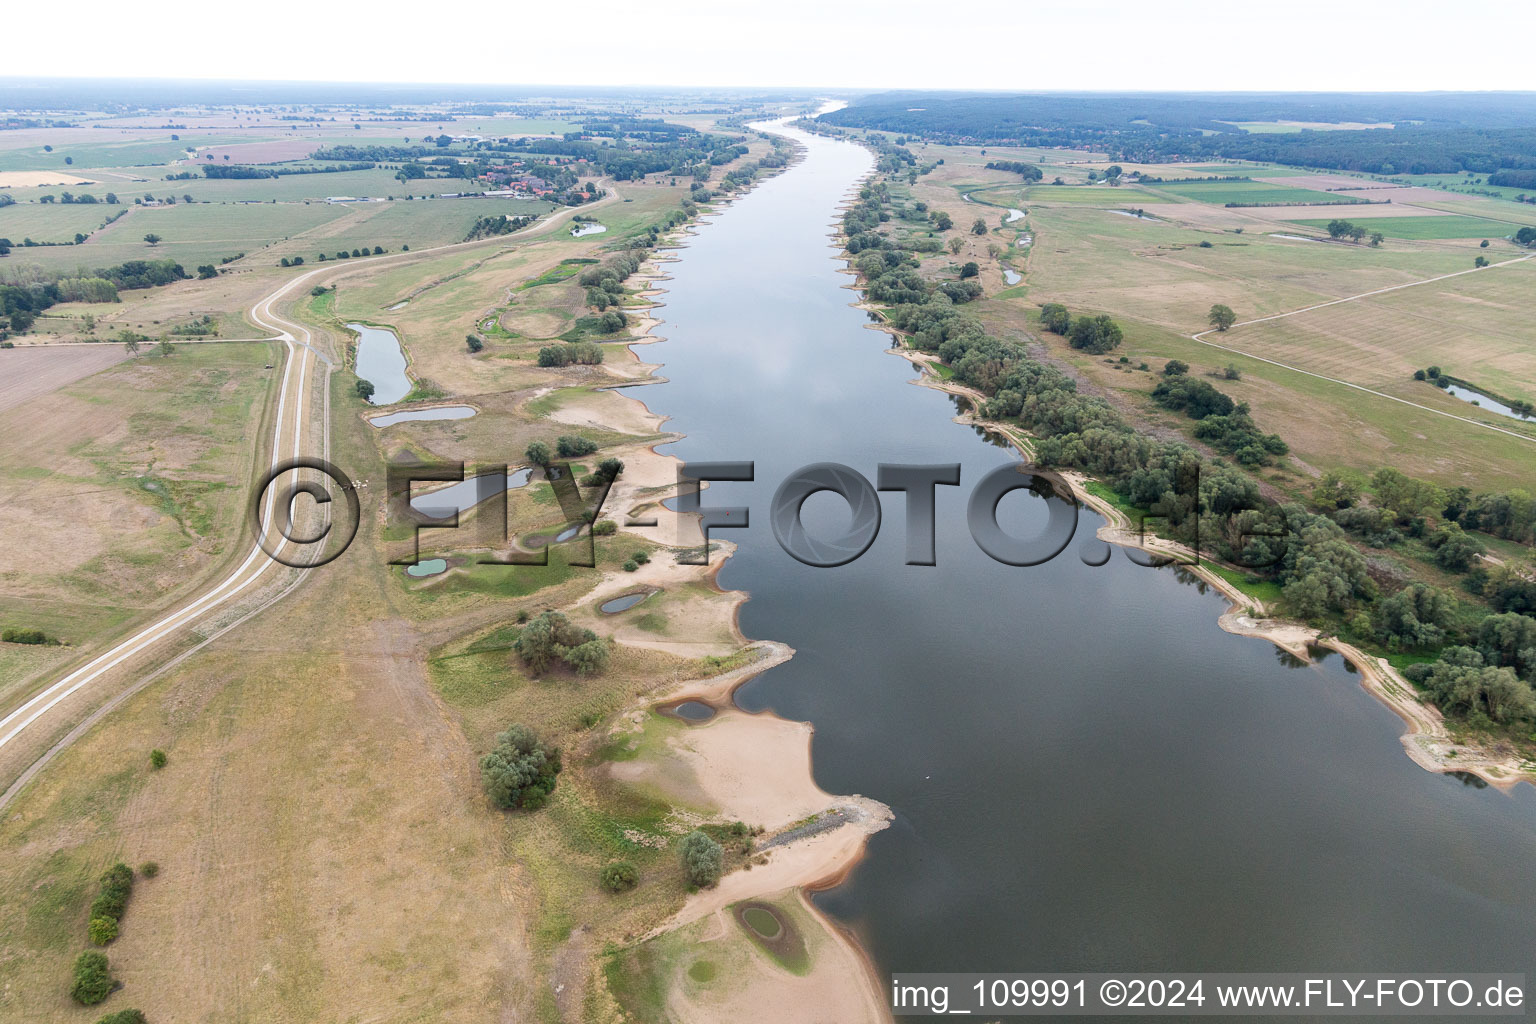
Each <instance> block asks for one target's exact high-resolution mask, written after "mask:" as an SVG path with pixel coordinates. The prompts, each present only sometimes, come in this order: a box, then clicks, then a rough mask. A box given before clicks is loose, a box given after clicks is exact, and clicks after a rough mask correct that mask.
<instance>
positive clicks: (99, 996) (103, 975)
mask: <svg viewBox="0 0 1536 1024" xmlns="http://www.w3.org/2000/svg"><path fill="white" fill-rule="evenodd" d="M116 987H117V980H116V979H115V978H113V977H112V972H111V970H110V969H109V965H108V963H107V958H106V955H105V954H103V953H81V954H80V955H79V956H77V957H75V983H74V984H73V985H71V986H70V989H69V994H70V996H71V997H72V998H73V999H74V1001H75V1002H77V1003H79V1004H80V1005H82V1006H95V1005H96V1004H97V1003H99V1002H101V1001H102V1000H103V999H105V998H107V996H109V995H111V994H112V990H113V989H114V988H116Z"/></svg>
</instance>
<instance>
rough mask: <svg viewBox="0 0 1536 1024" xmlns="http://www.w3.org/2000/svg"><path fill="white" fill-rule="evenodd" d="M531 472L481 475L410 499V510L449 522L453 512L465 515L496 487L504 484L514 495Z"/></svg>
mask: <svg viewBox="0 0 1536 1024" xmlns="http://www.w3.org/2000/svg"><path fill="white" fill-rule="evenodd" d="M532 474H533V470H531V469H519V470H518V471H517V472H515V473H511V474H504V473H481V474H480V475H479V476H472V477H470V478H469V479H467V480H460V481H459V482H458V483H454V484H449V485H448V486H447V487H442V488H439V489H437V490H435V491H428V492H427V493H426V494H418V495H417V496H416V497H414V498H412V499H411V508H413V509H415V510H416V511H417V512H420V513H421V514H422V515H424V516H426V517H428V518H429V519H448V518H450V517H451V516H452V515H453V514H454V513H456V512H467V511H469V510H470V509H472V508H474V507H475V506H476V505H478V504H480V503H481V502H482V501H484V500H485V499H487V498H489V497H490V496H491V495H493V494H495V493H496V487H497V485H498V484H499V483H500V482H501V481H502V480H505V481H506V490H509V491H513V490H516V489H517V488H519V487H521V486H523V485H524V484H526V483H527V482H528V477H529V476H531V475H532Z"/></svg>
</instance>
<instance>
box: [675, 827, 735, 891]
mask: <svg viewBox="0 0 1536 1024" xmlns="http://www.w3.org/2000/svg"><path fill="white" fill-rule="evenodd" d="M724 853H725V851H724V850H723V849H722V848H721V846H720V844H719V843H717V842H715V841H714V840H713V839H711V838H709V836H708V835H706V834H705V833H704V832H703V831H702V830H700V829H694V830H693V831H692V832H690V833H688V834H687V835H686V836H684V837H683V846H682V854H683V868H684V870H686V871H687V872H688V881H689V882H691V883H692V884H694V885H696V886H698V887H699V888H701V889H702V888H705V887H706V886H711V885H714V884H715V883H716V882H718V881H720V873H721V871H722V870H723V868H724V860H725V858H724Z"/></svg>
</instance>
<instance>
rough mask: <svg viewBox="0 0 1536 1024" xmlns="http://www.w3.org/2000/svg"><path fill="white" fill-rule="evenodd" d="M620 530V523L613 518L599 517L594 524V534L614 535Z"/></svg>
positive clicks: (598, 535)
mask: <svg viewBox="0 0 1536 1024" xmlns="http://www.w3.org/2000/svg"><path fill="white" fill-rule="evenodd" d="M618 532H619V524H618V523H616V522H614V521H613V520H612V519H599V520H598V521H597V522H595V523H593V524H592V536H594V537H612V536H613V535H614V534H616V533H618Z"/></svg>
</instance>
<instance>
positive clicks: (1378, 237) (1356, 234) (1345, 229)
mask: <svg viewBox="0 0 1536 1024" xmlns="http://www.w3.org/2000/svg"><path fill="white" fill-rule="evenodd" d="M1365 236H1366V230H1365V228H1363V227H1361V226H1360V225H1359V224H1355V223H1353V222H1351V221H1347V220H1340V219H1339V218H1337V217H1335V218H1334V219H1333V220H1331V221H1329V222H1328V237H1329V238H1332V239H1333V240H1334V241H1342V240H1343V239H1346V238H1347V239H1349V240H1350V241H1351V242H1354V243H1355V244H1356V245H1359V244H1360V241H1361V239H1363V238H1365ZM1370 236H1371V247H1372V248H1373V249H1374V248H1376V247H1377V246H1379V245H1381V243H1382V242H1385V241H1386V240H1387V236H1386V235H1384V234H1382V233H1381V232H1380V231H1373V232H1370Z"/></svg>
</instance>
